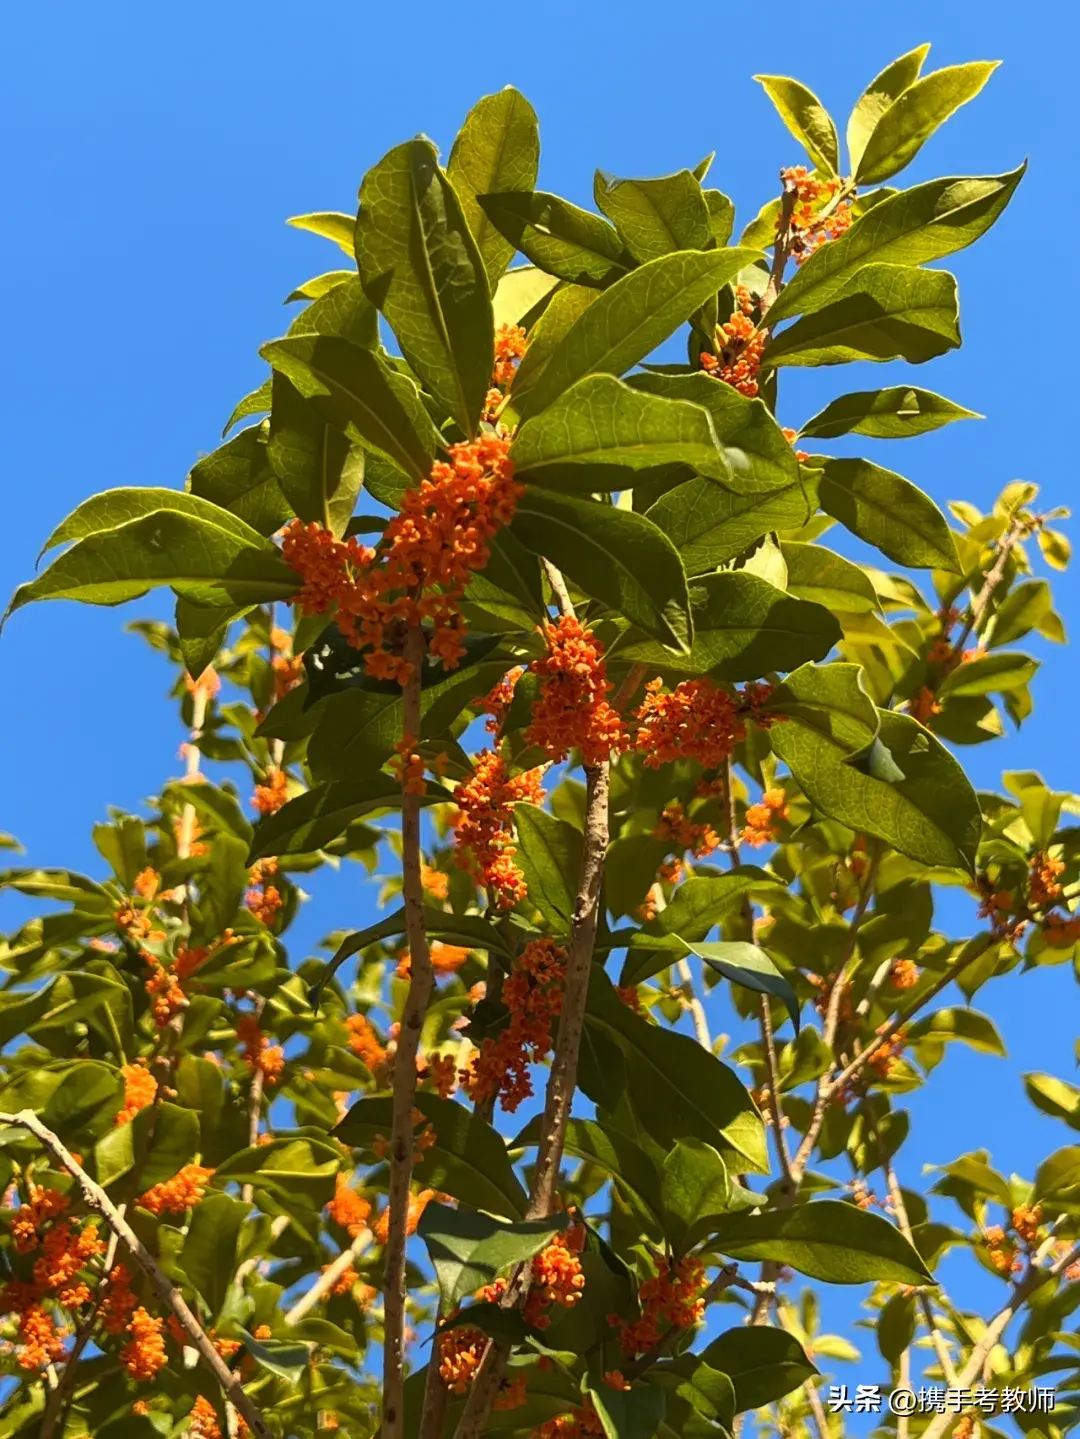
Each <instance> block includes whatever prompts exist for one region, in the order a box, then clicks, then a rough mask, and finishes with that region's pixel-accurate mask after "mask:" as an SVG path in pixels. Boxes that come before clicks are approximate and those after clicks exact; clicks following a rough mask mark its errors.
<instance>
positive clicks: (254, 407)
mask: <svg viewBox="0 0 1080 1439" xmlns="http://www.w3.org/2000/svg"><path fill="white" fill-rule="evenodd" d="M269 409H270V381H269V380H264V381H263V382H262V384H261V385H260V386H259V388H258V389H257V390H252V391H251V393H250V394H247V395H245V396H244V398H243V399H242V400H238V401H237V404H236V408H235V409H234V410H233V412H232V414H231V415H230V416H229V420H228V423H227V424H226V426H225V428H224V429H223V430H222V432H221V438H222V439H224V438H225V436H226V435H227V434H228V433H229V431H230V430H231V429H232V427H233V425H238V424H239V423H240V421H241V420H246V419H248V418H249V417H250V416H251V415H265V414H266V413H267V412H268V411H269ZM256 428H257V427H256Z"/></svg>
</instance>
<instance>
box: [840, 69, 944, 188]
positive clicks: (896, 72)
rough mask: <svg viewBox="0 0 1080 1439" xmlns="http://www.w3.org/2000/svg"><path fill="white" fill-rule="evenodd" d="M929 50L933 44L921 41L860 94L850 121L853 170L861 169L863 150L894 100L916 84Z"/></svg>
mask: <svg viewBox="0 0 1080 1439" xmlns="http://www.w3.org/2000/svg"><path fill="white" fill-rule="evenodd" d="M929 53H930V46H929V45H920V46H919V47H918V49H916V50H909V51H908V53H907V54H906V55H901V56H900V58H899V60H894V61H893V62H892V64H891V65H886V67H885V69H884V70H882V72H881V74H880V75H878V76H876V77H875V78H874V79H873V80H871V81H870V84H869V85H868V86H867V87H866V89H865V90H864V91H863V93H862V94H861V95H860V96H859V98H858V100H857V101H856V103H855V108H854V109H853V110H852V112H851V116H850V118H849V119H848V123H847V145H848V155H849V157H850V160H851V168H852V171H853V172H854V171H855V170H857V169H858V166H859V161H860V160H861V159H862V157H863V151H864V150H865V149H866V145H867V142H868V141H869V139H870V136H871V135H872V134H873V133H874V130H875V129H876V128H877V125H878V122H879V121H880V120H881V118H882V116H883V115H884V114H885V112H886V110H888V108H889V106H890V105H891V104H892V103H893V101H894V100H897V99H898V98H899V97H900V96H901V95H902V94H903V93H904V91H905V90H906V89H907V88H908V86H909V85H914V83H915V81H916V80H917V79H918V78H919V73H920V71H921V70H922V67H923V61H924V60H925V59H926V57H927V55H928V54H929Z"/></svg>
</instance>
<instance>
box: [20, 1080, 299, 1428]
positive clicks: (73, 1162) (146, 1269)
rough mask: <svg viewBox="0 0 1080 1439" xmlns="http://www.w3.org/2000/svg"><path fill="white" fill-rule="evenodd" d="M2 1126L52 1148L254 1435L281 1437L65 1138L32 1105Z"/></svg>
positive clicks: (59, 1161)
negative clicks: (16, 1127)
mask: <svg viewBox="0 0 1080 1439" xmlns="http://www.w3.org/2000/svg"><path fill="white" fill-rule="evenodd" d="M0 1124H7V1125H13V1126H18V1127H19V1128H20V1129H25V1130H28V1131H29V1133H31V1134H32V1135H33V1136H34V1138H35V1139H36V1140H37V1141H38V1143H39V1144H41V1145H42V1147H43V1148H44V1149H46V1150H48V1152H49V1154H50V1155H51V1156H52V1157H53V1159H55V1160H56V1162H57V1163H58V1164H59V1165H60V1167H61V1168H62V1169H64V1170H66V1171H67V1173H68V1174H70V1175H71V1176H72V1178H73V1179H74V1180H75V1181H76V1182H77V1183H78V1185H79V1188H80V1190H81V1191H82V1198H83V1202H84V1204H85V1205H86V1207H87V1208H88V1209H89V1210H91V1211H92V1212H93V1213H95V1214H99V1215H100V1216H101V1218H102V1219H103V1220H104V1221H105V1223H106V1224H107V1225H108V1226H109V1228H110V1229H111V1230H112V1232H113V1233H114V1234H115V1235H116V1237H117V1239H118V1240H119V1241H120V1243H122V1244H123V1245H124V1246H125V1248H126V1249H127V1250H128V1251H129V1253H130V1254H131V1257H132V1259H134V1261H135V1263H136V1264H137V1265H138V1266H139V1268H140V1269H141V1270H142V1271H143V1273H144V1274H145V1275H146V1277H147V1279H148V1280H149V1281H150V1286H151V1288H152V1289H153V1291H154V1293H155V1294H156V1295H157V1298H158V1301H159V1302H160V1303H161V1305H162V1306H163V1307H164V1308H166V1309H168V1310H170V1311H171V1313H172V1314H174V1315H175V1316H176V1319H177V1321H178V1323H179V1324H180V1327H181V1328H182V1329H183V1331H184V1333H185V1334H186V1335H187V1337H188V1339H189V1340H190V1342H191V1346H192V1348H193V1349H195V1350H197V1351H198V1354H199V1356H200V1357H201V1358H202V1360H203V1362H204V1363H205V1364H206V1365H207V1367H208V1368H209V1370H210V1372H211V1373H212V1374H213V1376H214V1378H215V1379H216V1380H217V1382H218V1384H219V1385H220V1386H221V1389H222V1392H223V1393H224V1394H225V1397H226V1398H227V1399H228V1400H229V1401H230V1402H231V1403H232V1404H234V1405H235V1406H236V1408H237V1409H238V1410H239V1412H240V1414H241V1415H242V1416H243V1418H244V1420H245V1421H246V1423H247V1425H248V1427H249V1428H250V1429H251V1431H252V1433H253V1434H255V1435H256V1436H257V1439H275V1436H274V1432H273V1430H272V1429H271V1428H270V1426H269V1425H268V1424H267V1422H266V1420H265V1419H264V1418H263V1416H262V1412H261V1411H260V1410H259V1409H258V1408H257V1407H256V1406H255V1405H254V1404H253V1403H252V1401H251V1400H250V1399H249V1398H248V1396H247V1394H246V1393H245V1392H244V1386H243V1385H242V1384H241V1383H240V1381H239V1379H238V1378H237V1377H236V1376H235V1375H234V1374H233V1373H232V1371H231V1370H230V1369H229V1366H228V1365H227V1364H226V1363H225V1361H224V1359H222V1357H221V1355H220V1354H219V1353H218V1352H217V1350H216V1349H215V1348H214V1345H213V1341H212V1340H211V1339H210V1337H209V1336H208V1334H207V1333H206V1331H205V1329H203V1327H202V1325H201V1324H200V1323H199V1321H198V1320H197V1319H196V1318H195V1315H194V1314H193V1313H192V1312H191V1310H190V1309H189V1308H188V1305H187V1302H186V1300H185V1299H184V1296H183V1294H182V1293H181V1292H180V1290H179V1289H178V1288H177V1287H176V1285H174V1284H173V1283H172V1281H171V1280H170V1279H169V1278H168V1276H167V1275H166V1274H165V1272H164V1270H162V1269H161V1268H160V1267H159V1265H158V1262H157V1260H156V1259H155V1258H154V1256H153V1255H152V1254H151V1253H150V1251H149V1249H147V1247H146V1245H145V1244H144V1243H143V1242H142V1240H141V1239H140V1238H139V1236H138V1235H137V1234H136V1233H135V1231H134V1229H132V1227H131V1225H130V1224H129V1223H128V1222H127V1220H126V1219H125V1218H124V1216H123V1214H122V1213H121V1212H120V1210H119V1209H118V1208H117V1206H116V1205H115V1204H114V1203H113V1202H112V1200H111V1199H110V1198H109V1196H108V1195H107V1194H106V1193H105V1191H104V1189H102V1188H101V1186H100V1185H99V1184H96V1183H95V1182H94V1180H92V1179H91V1178H90V1176H89V1175H88V1174H87V1173H86V1171H85V1170H84V1169H83V1167H82V1165H81V1164H80V1163H79V1162H78V1160H77V1159H76V1158H75V1156H74V1155H73V1154H71V1153H70V1151H69V1150H68V1149H67V1148H66V1147H65V1145H64V1143H63V1141H62V1140H61V1139H60V1138H59V1136H58V1135H56V1134H54V1133H53V1132H52V1130H51V1129H47V1128H46V1127H45V1125H44V1124H42V1122H41V1120H40V1119H38V1117H37V1115H36V1114H34V1112H33V1111H32V1110H30V1109H23V1110H20V1111H19V1113H18V1114H0Z"/></svg>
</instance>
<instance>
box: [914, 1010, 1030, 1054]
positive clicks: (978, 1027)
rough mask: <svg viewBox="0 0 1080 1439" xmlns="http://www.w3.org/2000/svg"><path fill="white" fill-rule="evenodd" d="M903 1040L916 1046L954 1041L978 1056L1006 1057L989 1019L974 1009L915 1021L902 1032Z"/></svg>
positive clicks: (941, 1012) (936, 1011)
mask: <svg viewBox="0 0 1080 1439" xmlns="http://www.w3.org/2000/svg"><path fill="white" fill-rule="evenodd" d="M905 1034H906V1036H907V1039H908V1040H909V1041H910V1043H911V1044H914V1045H917V1044H918V1043H919V1042H920V1041H921V1040H932V1041H934V1042H936V1043H941V1044H946V1043H948V1042H950V1041H951V1040H957V1041H959V1042H960V1043H961V1044H966V1045H968V1046H969V1048H971V1049H974V1050H976V1051H977V1052H978V1053H979V1054H994V1055H997V1057H998V1058H999V1059H1004V1058H1005V1057H1006V1053H1005V1045H1004V1043H1003V1042H1002V1039H1001V1035H1000V1034H999V1033H998V1032H997V1028H996V1026H995V1025H994V1022H993V1020H992V1019H990V1018H989V1017H988V1016H987V1015H985V1014H979V1013H978V1012H977V1011H976V1010H974V1009H952V1008H948V1009H938V1010H935V1011H934V1013H933V1014H928V1015H926V1016H924V1017H923V1018H922V1019H917V1020H916V1021H915V1022H914V1023H913V1024H910V1025H908V1026H907V1027H906V1029H905Z"/></svg>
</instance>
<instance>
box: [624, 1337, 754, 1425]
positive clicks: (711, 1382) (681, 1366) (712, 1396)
mask: <svg viewBox="0 0 1080 1439" xmlns="http://www.w3.org/2000/svg"><path fill="white" fill-rule="evenodd" d="M645 1377H646V1379H647V1380H648V1382H649V1383H650V1384H657V1385H660V1386H662V1387H664V1388H668V1387H670V1388H672V1389H674V1391H675V1393H676V1394H677V1395H678V1397H679V1398H680V1399H682V1400H684V1401H685V1402H686V1403H687V1404H688V1405H689V1406H690V1409H691V1410H692V1411H693V1412H692V1413H691V1414H690V1415H689V1416H688V1417H687V1419H686V1420H684V1421H683V1422H682V1424H681V1425H680V1432H682V1433H684V1434H686V1435H691V1434H693V1435H702V1434H709V1435H716V1434H719V1433H726V1432H728V1431H729V1429H730V1426H731V1423H732V1420H733V1419H734V1417H735V1386H734V1385H733V1384H732V1382H731V1380H730V1378H729V1377H728V1375H726V1374H724V1373H722V1372H721V1371H720V1370H717V1369H714V1368H713V1367H712V1366H711V1365H710V1364H708V1363H707V1362H706V1361H705V1359H704V1358H703V1356H702V1355H700V1354H688V1353H683V1354H680V1355H678V1356H677V1357H676V1358H674V1359H661V1360H660V1361H659V1362H658V1363H656V1364H653V1365H651V1366H650V1367H649V1370H648V1372H647V1374H646V1376H645ZM672 1418H673V1419H674V1416H672ZM665 1428H666V1429H668V1430H669V1431H670V1430H671V1428H672V1425H665Z"/></svg>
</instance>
